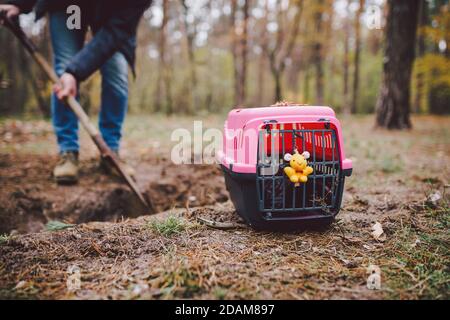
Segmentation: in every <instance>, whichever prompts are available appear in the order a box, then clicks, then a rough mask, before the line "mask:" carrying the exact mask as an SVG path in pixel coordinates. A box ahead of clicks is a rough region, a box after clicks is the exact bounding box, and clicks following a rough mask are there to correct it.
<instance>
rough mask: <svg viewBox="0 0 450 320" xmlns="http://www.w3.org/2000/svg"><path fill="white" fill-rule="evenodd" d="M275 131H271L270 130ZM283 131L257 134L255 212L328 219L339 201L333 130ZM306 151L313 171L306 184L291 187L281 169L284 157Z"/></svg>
mask: <svg viewBox="0 0 450 320" xmlns="http://www.w3.org/2000/svg"><path fill="white" fill-rule="evenodd" d="M274 126H275V128H272V127H274ZM295 126H299V125H291V127H292V129H283V127H289V126H287V125H279V124H276V125H271V126H270V127H269V126H266V128H265V129H261V130H260V131H259V133H258V135H259V137H258V162H257V179H256V184H257V191H258V196H259V198H258V201H259V210H260V211H262V212H266V213H268V212H270V213H271V214H277V213H278V214H283V213H287V214H292V213H293V212H297V213H305V212H310V213H311V214H314V213H317V212H318V211H320V213H321V214H327V215H332V214H334V213H335V212H336V210H338V209H339V206H340V201H341V199H340V198H341V194H342V192H341V189H342V188H341V187H340V184H341V183H342V181H343V179H342V172H341V165H340V157H339V152H338V148H339V146H338V144H337V138H336V132H335V130H334V129H315V128H314V129H305V128H304V127H302V126H300V127H301V129H295ZM295 149H297V150H298V151H299V152H300V153H302V152H304V151H308V152H309V153H310V158H309V159H308V165H309V166H311V167H313V169H314V171H313V173H312V174H311V175H309V176H308V181H307V182H306V183H301V184H300V185H299V186H295V185H294V184H293V183H292V182H291V181H290V180H289V178H288V177H287V176H286V175H285V173H284V171H283V169H284V167H286V166H287V165H289V163H287V162H286V161H284V160H283V157H284V155H285V154H286V153H288V152H289V153H291V154H293V152H294V150H295Z"/></svg>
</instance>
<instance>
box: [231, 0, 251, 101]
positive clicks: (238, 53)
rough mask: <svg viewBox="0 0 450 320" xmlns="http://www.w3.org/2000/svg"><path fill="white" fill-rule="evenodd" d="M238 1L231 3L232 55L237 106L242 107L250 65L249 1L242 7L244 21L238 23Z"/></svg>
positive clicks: (246, 0) (233, 0)
mask: <svg viewBox="0 0 450 320" xmlns="http://www.w3.org/2000/svg"><path fill="white" fill-rule="evenodd" d="M240 9H241V8H240V7H239V3H238V1H237V0H232V1H231V28H232V40H231V41H232V48H231V51H232V55H233V70H234V72H233V74H234V95H235V104H236V105H242V104H244V103H245V99H246V85H247V83H246V82H247V65H248V19H249V0H245V1H244V4H243V6H242V15H243V19H242V21H238V19H237V15H238V12H239V11H240Z"/></svg>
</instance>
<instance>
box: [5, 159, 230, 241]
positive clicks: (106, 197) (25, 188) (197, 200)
mask: <svg viewBox="0 0 450 320" xmlns="http://www.w3.org/2000/svg"><path fill="white" fill-rule="evenodd" d="M56 161H57V158H56V157H52V156H35V155H27V156H23V155H8V154H0V182H1V184H2V189H1V191H0V233H1V234H3V233H10V232H11V231H14V232H18V233H30V232H38V231H41V230H43V229H44V226H45V224H46V223H47V222H48V221H51V220H60V221H64V222H66V223H74V224H79V223H84V222H89V221H112V222H115V221H118V220H120V219H124V218H129V217H130V218H135V217H138V216H140V215H144V214H148V212H146V211H144V210H143V209H142V207H141V205H140V204H139V202H138V200H137V198H136V197H135V196H134V195H133V194H132V192H131V191H130V190H129V189H128V187H127V186H126V185H125V184H123V183H121V181H120V180H119V179H117V178H111V177H108V176H105V175H103V174H102V173H101V172H100V170H99V169H98V164H97V161H96V160H85V161H82V162H81V177H80V181H79V183H78V184H77V185H73V186H58V185H56V184H55V183H54V181H53V179H52V177H51V174H50V173H51V170H52V168H53V165H54V164H55V163H56ZM167 163H169V162H168V161H164V159H159V160H158V159H149V160H148V161H146V162H144V163H141V164H140V165H138V166H137V177H138V183H139V186H140V188H141V190H143V191H144V193H146V194H147V196H148V197H149V199H151V201H152V202H153V204H154V206H155V208H156V211H157V212H160V211H164V210H168V209H171V208H177V207H191V208H192V207H197V206H205V205H210V204H214V203H217V202H219V203H220V202H225V201H227V200H228V194H227V192H226V189H225V184H224V180H223V177H222V173H221V171H220V169H219V168H218V167H217V166H211V165H182V166H177V168H176V170H171V169H170V168H167ZM194 182H195V185H194Z"/></svg>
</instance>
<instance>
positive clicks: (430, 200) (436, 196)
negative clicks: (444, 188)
mask: <svg viewBox="0 0 450 320" xmlns="http://www.w3.org/2000/svg"><path fill="white" fill-rule="evenodd" d="M441 199H442V194H441V192H440V191H436V192H434V193H432V194H430V195H429V196H428V197H427V201H426V202H427V204H428V205H429V206H432V207H436V206H437V205H438V204H439V202H440V201H441Z"/></svg>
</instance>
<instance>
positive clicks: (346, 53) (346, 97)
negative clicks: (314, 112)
mask: <svg viewBox="0 0 450 320" xmlns="http://www.w3.org/2000/svg"><path fill="white" fill-rule="evenodd" d="M348 5H349V1H348V0H347V7H348ZM347 14H348V10H347ZM349 55H350V25H349V23H348V20H347V19H346V20H345V21H344V64H343V66H344V72H343V73H344V79H343V82H344V92H343V93H344V108H343V111H344V112H345V113H351V106H350V99H349V68H350V57H349Z"/></svg>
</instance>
